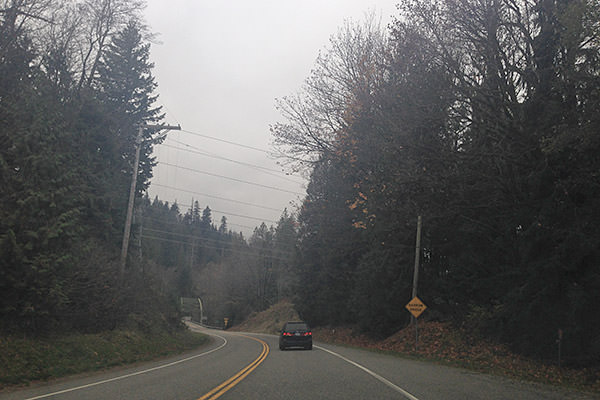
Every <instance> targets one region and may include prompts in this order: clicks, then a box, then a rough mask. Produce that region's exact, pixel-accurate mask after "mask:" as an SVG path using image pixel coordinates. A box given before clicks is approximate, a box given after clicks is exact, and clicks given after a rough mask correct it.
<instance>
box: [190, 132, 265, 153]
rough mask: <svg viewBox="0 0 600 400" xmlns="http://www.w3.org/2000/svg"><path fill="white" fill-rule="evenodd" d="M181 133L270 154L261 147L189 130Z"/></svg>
mask: <svg viewBox="0 0 600 400" xmlns="http://www.w3.org/2000/svg"><path fill="white" fill-rule="evenodd" d="M181 132H185V133H189V134H190V135H194V136H199V137H203V138H205V139H211V140H215V141H217V142H222V143H227V144H231V145H233V146H238V147H243V148H245V149H250V150H256V151H260V152H262V153H265V154H270V152H269V150H266V149H261V148H259V147H254V146H249V145H246V144H242V143H237V142H232V141H229V140H225V139H221V138H217V137H214V136H210V135H204V134H202V133H198V132H192V131H188V130H185V129H182V130H181Z"/></svg>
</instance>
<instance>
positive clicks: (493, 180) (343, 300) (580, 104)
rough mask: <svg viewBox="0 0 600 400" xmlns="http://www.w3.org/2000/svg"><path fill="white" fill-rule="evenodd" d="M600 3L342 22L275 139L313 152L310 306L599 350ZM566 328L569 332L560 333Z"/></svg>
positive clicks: (470, 4)
mask: <svg viewBox="0 0 600 400" xmlns="http://www.w3.org/2000/svg"><path fill="white" fill-rule="evenodd" d="M599 21H600V3H598V2H597V1H586V0H583V1H579V0H535V1H534V0H483V1H474V0H436V1H428V0H427V1H426V0H410V1H404V2H401V3H400V4H399V5H398V15H396V18H395V21H394V22H393V23H392V24H390V25H389V26H388V27H386V28H381V27H380V26H379V24H378V23H377V19H376V18H370V19H368V20H367V21H366V23H363V24H355V23H354V24H353V23H348V24H346V25H345V26H344V27H343V28H342V29H341V30H340V31H339V33H338V34H337V35H336V36H334V37H332V38H331V42H330V44H329V47H328V51H326V52H323V53H321V55H320V56H319V58H318V59H317V61H316V64H315V67H314V68H313V71H312V73H311V75H310V76H309V77H308V78H307V79H306V81H305V84H304V86H303V87H302V89H301V90H300V91H299V92H298V93H296V94H294V95H291V96H288V97H285V98H282V99H280V100H279V109H280V111H281V113H282V115H283V116H285V117H286V121H285V122H283V123H278V124H275V125H273V127H272V133H273V141H274V144H275V145H276V146H277V148H278V149H279V150H280V152H281V153H282V155H284V156H287V157H288V161H289V163H290V164H292V165H295V166H297V167H299V168H300V167H302V166H304V167H305V168H307V169H309V170H310V173H311V175H310V183H309V186H308V190H307V196H306V198H305V199H304V202H303V204H302V207H301V209H300V210H299V214H298V221H299V237H298V245H297V259H296V261H295V265H294V269H295V271H296V273H297V275H296V276H297V279H298V281H297V284H298V288H299V290H298V291H297V292H296V295H297V296H298V300H296V305H297V307H298V311H299V312H300V313H301V315H303V316H304V317H305V318H307V319H308V320H309V321H311V322H312V323H313V324H317V325H318V324H332V325H336V324H356V325H358V326H360V327H361V329H362V330H363V331H364V332H368V333H370V334H372V335H374V336H380V337H385V336H387V335H389V334H391V333H392V332H394V331H395V330H397V329H399V328H400V327H403V326H406V325H407V324H408V323H409V314H408V313H407V312H406V310H405V309H404V307H405V305H406V304H407V303H408V302H409V301H410V300H411V293H412V291H411V288H412V278H413V265H414V259H415V241H416V240H415V238H416V231H417V220H418V217H419V216H420V217H421V218H422V243H421V249H420V250H421V253H420V256H421V268H420V273H419V285H418V286H419V287H418V296H419V298H420V299H421V300H422V301H423V302H424V303H425V304H426V305H427V307H428V309H427V310H426V312H425V314H424V315H423V316H422V317H421V318H429V319H432V320H442V321H452V322H454V323H456V324H458V325H459V326H464V327H467V328H468V329H469V330H470V331H473V332H478V333H479V334H481V335H484V336H485V337H488V338H492V339H494V340H497V341H499V342H502V343H506V344H509V345H510V346H511V347H512V349H513V350H516V351H517V352H519V353H521V354H527V355H530V356H535V357H539V358H546V359H548V358H551V357H552V355H553V354H555V352H556V346H557V339H558V337H559V334H561V335H564V337H563V345H564V346H565V347H564V349H565V354H568V356H567V357H568V358H569V360H570V361H571V362H573V363H577V364H579V365H589V364H592V363H593V364H596V365H597V364H598V361H600V320H599V319H598V318H597V315H598V314H599V312H600V265H599V261H600V253H599V252H600V228H599V227H600V224H599V223H600V214H599V212H600V208H599V207H598V205H599V204H600V191H599V189H600V185H599V184H600V180H599V172H600V158H599V157H598V154H599V150H600V147H599V145H600V136H599V132H600V118H599V114H598V110H599V109H600V22H599ZM559 332H561V333H559Z"/></svg>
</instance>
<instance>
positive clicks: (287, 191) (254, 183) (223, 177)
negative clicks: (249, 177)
mask: <svg viewBox="0 0 600 400" xmlns="http://www.w3.org/2000/svg"><path fill="white" fill-rule="evenodd" d="M159 164H162V165H167V166H170V167H174V168H179V169H184V170H186V171H191V172H196V173H198V174H204V175H209V176H214V177H217V178H222V179H228V180H231V181H235V182H240V183H245V184H248V185H254V186H259V187H263V188H266V189H271V190H277V191H279V192H285V193H291V194H296V195H298V196H303V195H304V193H299V192H294V191H292V190H286V189H281V188H278V187H274V186H269V185H263V184H260V183H256V182H249V181H245V180H243V179H237V178H231V177H229V176H224V175H219V174H213V173H212V172H207V171H201V170H198V169H194V168H186V167H181V166H179V165H175V164H170V163H166V162H160V163H159Z"/></svg>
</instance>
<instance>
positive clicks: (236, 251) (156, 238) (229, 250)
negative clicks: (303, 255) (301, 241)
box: [141, 234, 293, 261]
mask: <svg viewBox="0 0 600 400" xmlns="http://www.w3.org/2000/svg"><path fill="white" fill-rule="evenodd" d="M141 237H142V239H154V240H160V241H163V242H171V243H178V244H184V245H193V243H192V242H188V241H183V240H177V239H167V238H162V237H156V236H150V235H143V234H142V235H141ZM203 247H204V248H207V249H213V250H224V251H226V252H231V253H237V254H241V255H244V256H249V257H261V258H262V257H264V256H265V255H264V254H256V253H254V252H252V251H244V250H237V249H233V248H229V249H224V248H221V247H217V246H209V245H204V246H203ZM274 252H277V250H274ZM292 256H293V255H292V254H290V255H289V257H292ZM269 258H271V259H272V260H279V261H289V258H283V257H277V256H274V255H271V256H270V257H269Z"/></svg>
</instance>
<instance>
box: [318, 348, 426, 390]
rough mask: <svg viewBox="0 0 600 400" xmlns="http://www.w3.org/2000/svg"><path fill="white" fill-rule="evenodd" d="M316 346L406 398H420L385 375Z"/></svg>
mask: <svg viewBox="0 0 600 400" xmlns="http://www.w3.org/2000/svg"><path fill="white" fill-rule="evenodd" d="M315 347H316V348H317V349H319V350H323V351H325V352H327V353H329V354H332V355H334V356H336V357H339V358H341V359H342V360H344V361H346V362H347V363H350V364H352V365H354V366H355V367H358V368H360V369H362V370H363V371H365V372H366V373H367V374H369V375H371V376H372V377H373V378H375V379H377V380H378V381H380V382H382V383H384V384H386V385H387V386H389V387H390V388H392V389H394V390H395V391H397V392H399V393H401V394H402V395H404V396H405V397H406V398H408V399H410V400H419V399H418V398H416V397H415V396H413V395H412V394H410V393H408V392H407V391H406V390H404V389H402V388H401V387H399V386H397V385H395V384H393V383H392V382H390V381H388V380H387V379H385V378H384V377H383V376H381V375H378V374H376V373H375V372H373V371H371V370H370V369H368V368H366V367H363V366H362V365H360V364H358V363H355V362H354V361H352V360H350V359H348V358H346V357H344V356H342V355H341V354H338V353H336V352H333V351H331V350H328V349H326V348H324V347H321V346H317V345H315Z"/></svg>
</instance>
